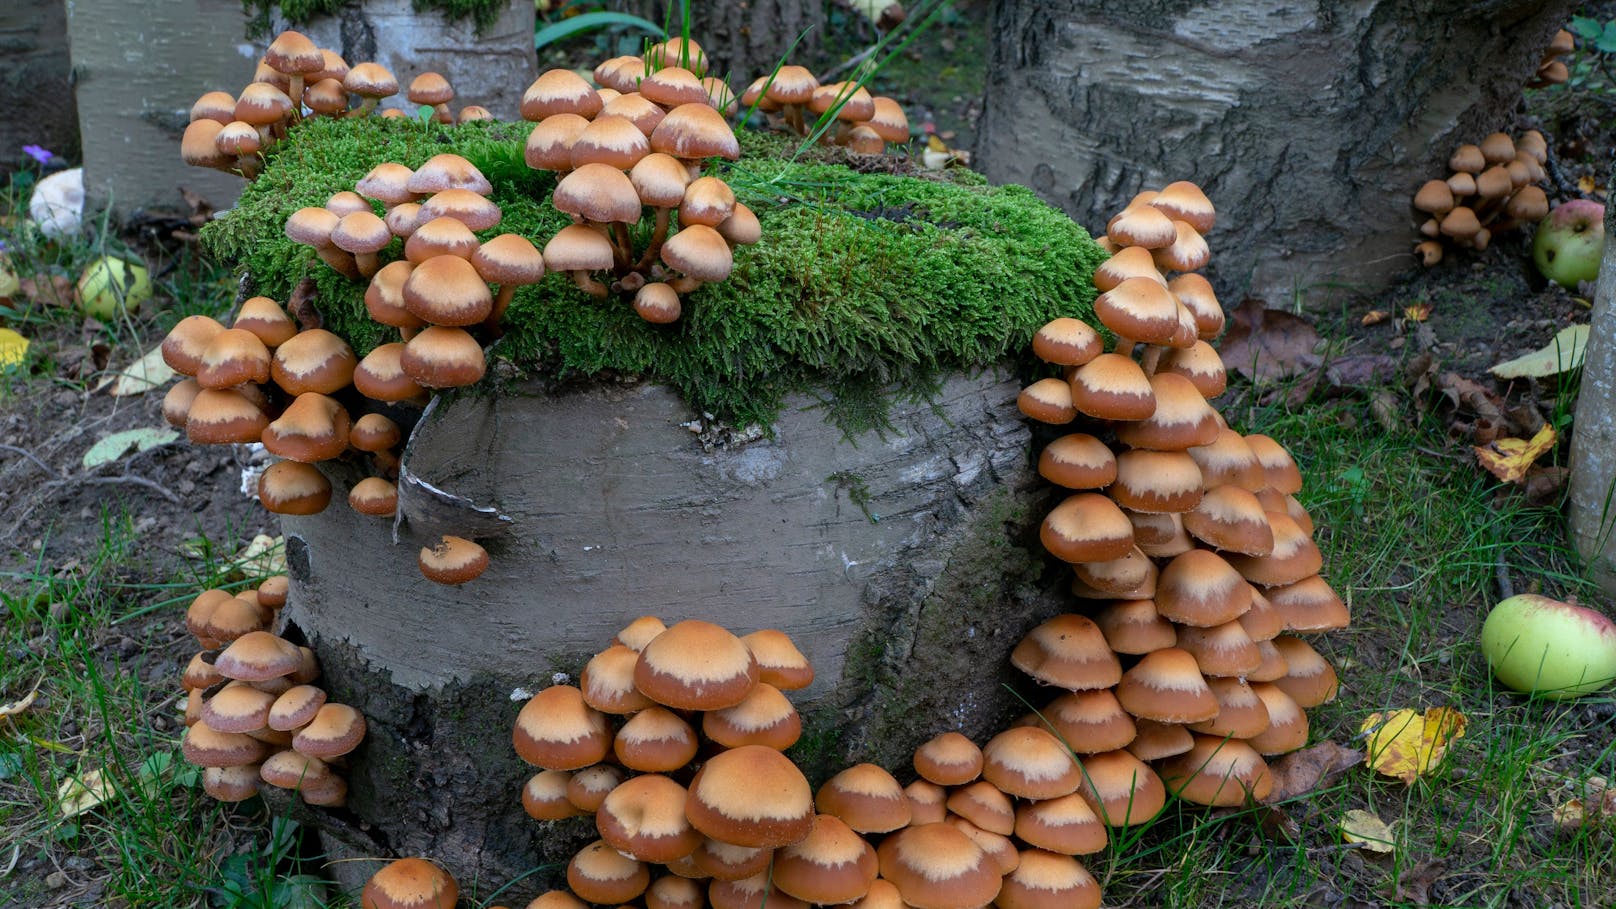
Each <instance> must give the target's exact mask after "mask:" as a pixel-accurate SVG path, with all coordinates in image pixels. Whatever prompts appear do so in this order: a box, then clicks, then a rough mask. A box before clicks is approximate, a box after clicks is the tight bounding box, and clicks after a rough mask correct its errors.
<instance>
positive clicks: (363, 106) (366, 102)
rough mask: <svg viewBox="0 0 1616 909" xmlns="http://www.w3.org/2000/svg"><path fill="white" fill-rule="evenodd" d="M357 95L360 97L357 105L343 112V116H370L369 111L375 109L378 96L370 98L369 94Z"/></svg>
mask: <svg viewBox="0 0 1616 909" xmlns="http://www.w3.org/2000/svg"><path fill="white" fill-rule="evenodd" d="M359 97H360V101H359V106H358V107H356V108H354V109H353V110H351V111H348V113H347V114H345V115H344V116H348V117H368V116H370V112H371V111H373V110H375V109H376V102H377V101H378V100H380V99H378V98H372V97H371V96H369V95H360V96H359Z"/></svg>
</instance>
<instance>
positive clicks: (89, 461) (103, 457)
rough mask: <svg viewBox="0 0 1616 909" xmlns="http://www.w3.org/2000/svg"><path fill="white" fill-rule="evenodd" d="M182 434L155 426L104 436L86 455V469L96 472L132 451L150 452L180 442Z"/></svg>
mask: <svg viewBox="0 0 1616 909" xmlns="http://www.w3.org/2000/svg"><path fill="white" fill-rule="evenodd" d="M179 437H180V434H179V433H178V432H175V431H174V430H172V429H167V428H160V427H155V426H143V427H141V428H139V429H125V430H123V431H122V432H115V433H112V434H111V435H108V436H103V437H102V438H101V439H100V440H99V441H97V442H96V443H95V444H94V445H91V446H90V450H89V451H86V452H85V453H84V458H83V462H84V469H85V470H94V469H95V468H97V467H101V466H103V465H106V464H111V463H112V462H113V461H116V460H118V459H119V458H122V457H123V456H124V454H125V453H127V452H128V451H129V450H130V449H134V451H135V452H136V453H139V452H142V451H150V450H151V449H153V448H156V447H157V446H159V445H167V444H168V443H170V442H173V441H176V440H178V439H179Z"/></svg>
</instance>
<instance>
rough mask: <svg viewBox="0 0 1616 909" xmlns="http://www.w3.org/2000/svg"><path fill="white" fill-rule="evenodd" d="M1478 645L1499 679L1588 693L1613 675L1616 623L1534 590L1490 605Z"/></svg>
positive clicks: (1546, 693)
mask: <svg viewBox="0 0 1616 909" xmlns="http://www.w3.org/2000/svg"><path fill="white" fill-rule="evenodd" d="M1481 651H1482V653H1483V654H1484V655H1485V656H1486V657H1487V664H1488V665H1489V666H1491V667H1492V670H1493V675H1495V676H1497V677H1498V680H1499V681H1500V682H1503V683H1504V684H1505V685H1507V686H1509V687H1510V688H1512V689H1514V690H1515V691H1520V692H1528V693H1533V694H1537V695H1540V696H1542V697H1546V698H1552V699H1554V700H1562V699H1566V698H1574V697H1581V696H1582V695H1585V694H1591V693H1593V692H1595V691H1598V690H1599V689H1601V688H1603V687H1605V686H1606V685H1608V684H1610V682H1611V680H1612V679H1616V623H1612V622H1611V620H1610V619H1608V618H1606V617H1605V616H1604V614H1602V613H1600V612H1598V611H1596V610H1593V609H1589V608H1587V607H1586V606H1576V605H1573V604H1570V603H1562V602H1560V601H1559V600H1555V599H1551V598H1549V597H1544V596H1537V595H1536V594H1530V593H1523V594H1520V595H1518V596H1513V597H1510V598H1509V599H1506V600H1503V601H1502V602H1500V603H1499V604H1498V605H1497V606H1494V607H1493V611H1492V612H1490V613H1488V614H1487V621H1486V622H1484V623H1483V624H1482V626H1481Z"/></svg>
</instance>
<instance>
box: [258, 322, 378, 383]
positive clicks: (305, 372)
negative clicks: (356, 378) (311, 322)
mask: <svg viewBox="0 0 1616 909" xmlns="http://www.w3.org/2000/svg"><path fill="white" fill-rule="evenodd" d="M358 365H359V358H358V357H356V356H354V352H353V349H352V348H350V347H349V346H348V342H347V341H344V340H343V339H342V338H341V337H339V336H337V335H335V334H333V333H331V332H329V331H326V330H325V329H323V328H312V329H309V330H307V331H300V332H298V333H297V336H296V337H294V338H292V339H291V340H289V341H287V342H286V343H284V344H282V345H281V346H279V347H277V348H275V356H274V359H273V360H272V361H271V363H270V367H269V374H270V378H271V379H273V380H274V381H275V384H276V385H279V386H280V387H281V390H282V391H284V392H286V393H287V394H289V395H301V394H305V393H307V392H317V393H319V394H325V395H331V394H336V393H337V392H339V391H341V390H342V389H344V388H346V387H348V386H349V385H350V384H352V383H353V371H354V367H356V366H358Z"/></svg>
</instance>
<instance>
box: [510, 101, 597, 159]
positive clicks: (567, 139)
mask: <svg viewBox="0 0 1616 909" xmlns="http://www.w3.org/2000/svg"><path fill="white" fill-rule="evenodd" d="M588 128H589V121H588V120H586V119H584V118H583V117H580V116H578V115H577V114H552V115H551V116H549V117H546V118H545V119H544V120H543V121H541V122H540V123H538V125H536V126H534V127H533V130H532V131H531V132H529V133H528V135H527V142H526V144H525V145H524V146H523V151H522V157H523V159H524V160H526V161H527V166H528V167H531V168H533V169H534V170H554V171H567V170H571V169H572V146H573V143H575V142H577V141H578V137H579V136H581V135H583V134H584V130H586V129H588Z"/></svg>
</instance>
